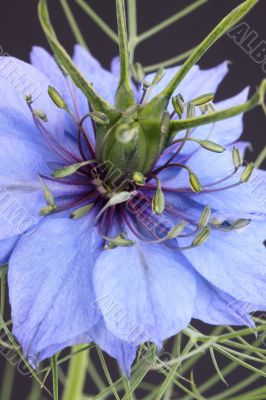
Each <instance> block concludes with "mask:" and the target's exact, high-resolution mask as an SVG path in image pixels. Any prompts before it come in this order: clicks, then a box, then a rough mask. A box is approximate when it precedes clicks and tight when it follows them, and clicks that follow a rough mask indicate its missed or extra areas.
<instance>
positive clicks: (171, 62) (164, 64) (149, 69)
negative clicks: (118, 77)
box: [144, 47, 195, 73]
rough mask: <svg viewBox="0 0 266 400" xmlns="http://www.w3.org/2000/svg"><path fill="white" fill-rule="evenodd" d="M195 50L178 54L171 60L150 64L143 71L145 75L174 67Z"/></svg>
mask: <svg viewBox="0 0 266 400" xmlns="http://www.w3.org/2000/svg"><path fill="white" fill-rule="evenodd" d="M194 50H195V47H193V49H190V50H188V51H186V52H184V53H182V54H179V55H178V56H176V57H173V58H169V59H168V60H165V61H162V62H160V63H158V64H152V65H148V66H147V67H144V71H145V72H146V73H148V72H153V71H156V70H158V69H159V68H160V67H163V68H167V67H171V66H172V65H176V64H178V63H179V62H181V61H183V60H185V59H186V58H188V57H189V56H190V54H192V52H193V51H194Z"/></svg>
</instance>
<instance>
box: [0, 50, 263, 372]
mask: <svg viewBox="0 0 266 400" xmlns="http://www.w3.org/2000/svg"><path fill="white" fill-rule="evenodd" d="M73 61H74V64H75V65H76V66H77V67H78V69H79V70H80V71H81V73H82V74H83V76H84V77H85V78H86V79H88V80H89V81H91V82H92V83H93V88H94V89H95V92H97V93H98V94H99V95H100V96H102V97H103V98H104V99H105V101H106V102H108V103H109V104H111V105H114V104H118V105H119V106H118V108H117V110H116V112H110V113H109V115H108V114H107V113H104V112H102V111H99V110H96V109H95V107H93V106H92V105H91V104H88V101H87V98H86V96H85V95H84V94H83V93H82V92H81V91H80V90H79V89H77V87H76V86H75V85H74V84H73V82H72V80H71V79H70V77H69V76H68V75H67V73H66V71H65V70H64V69H63V70H62V69H60V68H59V67H58V65H57V64H56V62H55V60H54V59H53V58H52V57H51V56H50V55H49V54H48V53H47V52H46V51H45V50H44V49H41V48H38V47H35V48H34V49H33V50H32V53H31V62H32V65H28V64H26V63H23V62H22V61H19V60H17V59H12V58H5V59H3V60H2V66H7V65H8V64H9V63H13V65H15V66H17V68H19V69H20V70H21V71H23V73H24V77H27V78H28V79H29V80H30V82H31V83H32V82H35V83H37V84H38V87H39V88H40V92H39V93H38V96H35V97H34V96H33V95H31V94H30V93H24V94H25V96H24V97H25V98H22V96H20V95H19V94H18V92H17V90H16V88H15V87H14V86H12V82H11V81H10V80H8V79H7V76H6V75H5V71H7V69H6V68H5V67H3V68H2V69H1V71H2V72H1V89H0V90H1V99H2V100H1V137H0V141H1V147H0V148H1V150H0V151H1V163H0V165H1V187H2V193H3V197H2V204H3V205H4V204H6V201H7V199H8V201H9V202H11V205H12V207H13V209H14V208H15V210H13V211H14V212H13V213H12V215H10V214H11V208H10V207H9V213H8V214H7V212H6V210H5V209H4V207H1V217H0V218H1V230H0V232H1V247H0V249H1V262H2V263H6V262H8V263H9V273H8V282H9V292H10V302H11V306H12V320H13V333H14V335H15V337H16V338H17V340H18V341H19V343H20V344H21V346H22V349H23V351H24V354H25V355H26V356H27V357H28V359H29V360H30V362H31V363H32V365H37V364H38V363H39V362H40V361H42V360H44V359H46V358H48V357H50V356H52V355H54V354H55V353H57V352H59V351H61V350H62V349H63V348H65V347H67V346H70V345H73V344H78V343H84V342H91V341H93V342H95V343H97V344H98V345H99V346H100V347H101V348H102V349H103V350H105V351H106V352H107V353H109V354H110V355H111V356H113V357H115V358H116V359H117V360H118V361H119V363H120V366H121V368H122V369H123V371H124V372H125V373H126V374H129V372H130V367H131V365H132V363H133V361H134V358H135V355H136V350H137V348H138V346H139V345H140V344H142V343H143V342H146V341H150V342H153V343H155V344H156V345H157V346H158V347H160V346H161V345H162V342H163V341H164V340H165V339H167V338H169V337H171V336H172V335H175V334H176V333H178V332H180V331H181V330H182V329H184V328H186V327H187V326H188V324H189V323H190V321H191V319H192V318H196V319H199V320H201V321H204V322H206V323H209V324H214V325H221V324H222V325H223V324H226V325H227V324H232V325H249V326H252V324H253V322H252V319H251V317H250V316H249V314H250V312H252V311H255V310H264V309H265V306H266V304H265V299H266V286H265V283H266V263H265V247H264V245H263V241H264V239H265V227H266V219H265V216H266V203H265V199H266V188H265V172H264V171H260V170H256V171H253V166H252V165H251V164H248V165H247V166H242V159H243V157H244V153H245V150H246V148H247V147H248V146H249V145H248V143H246V142H241V141H240V136H241V133H242V130H243V123H242V114H239V115H236V116H234V117H233V118H231V119H228V120H226V121H222V122H216V123H214V124H212V125H208V126H207V127H206V126H199V127H195V128H193V126H192V128H189V129H188V130H184V128H186V127H187V126H186V123H184V125H183V126H182V125H180V126H181V127H182V129H181V128H180V129H179V131H180V132H179V134H178V135H176V134H175V135H174V134H172V136H171V135H170V136H169V132H170V131H171V123H172V122H173V121H174V124H176V125H172V126H178V123H181V124H182V121H186V120H187V121H190V123H192V125H193V121H197V120H198V119H197V117H198V116H199V115H200V114H201V112H203V113H205V114H204V115H205V116H208V115H211V113H214V111H213V107H214V106H213V95H211V94H210V93H215V92H216V91H217V88H218V86H219V84H220V83H221V81H222V80H223V78H224V76H225V75H226V73H227V71H228V65H227V63H223V64H221V65H219V66H217V67H216V68H213V69H210V70H200V68H199V67H197V66H194V67H193V68H192V69H191V70H190V72H189V73H188V74H187V75H186V77H185V78H184V79H183V81H182V83H181V84H180V85H179V86H178V91H176V90H175V92H174V94H173V97H172V100H173V101H172V104H173V105H171V106H168V111H167V107H166V106H164V111H163V113H161V111H160V110H159V108H158V110H157V108H156V107H157V105H158V103H152V102H150V99H155V98H156V95H158V94H160V93H162V91H163V90H164V88H165V87H166V86H167V84H168V83H169V81H170V80H171V78H173V77H174V76H175V74H176V72H177V71H178V70H179V68H178V67H176V68H171V69H168V70H167V71H166V72H165V74H163V71H162V70H160V71H159V72H158V73H157V74H151V75H148V76H147V77H146V78H145V82H144V84H143V85H142V87H139V86H138V85H135V84H134V83H131V85H132V87H133V90H132V92H130V91H129V90H128V87H126V86H123V85H121V81H120V80H119V76H120V67H119V60H118V59H115V60H114V61H113V62H112V67H111V72H109V71H106V70H104V69H103V68H102V67H101V65H100V64H99V63H98V62H97V61H96V60H95V59H94V58H93V57H92V55H91V54H89V53H88V52H87V51H86V50H84V49H83V48H81V47H80V46H76V47H75V53H74V57H73ZM147 82H150V83H151V85H149V84H148V83H147ZM117 87H118V88H120V89H121V90H120V94H121V93H122V92H124V94H125V93H126V92H127V91H128V93H129V94H130V96H131V99H132V98H133V99H134V100H133V103H134V104H133V105H132V104H130V103H131V102H130V101H128V99H130V96H124V97H120V103H119V96H118V93H119V91H117ZM128 93H127V94H128ZM179 93H180V94H181V95H180V94H179ZM206 93H207V95H206ZM133 95H134V97H133ZM247 97H248V89H245V90H244V91H243V92H241V93H240V94H238V95H237V96H235V97H233V98H231V99H229V100H226V101H224V102H221V103H218V104H215V107H216V108H217V109H218V110H219V109H228V108H229V107H234V106H237V105H238V104H239V103H241V104H242V103H243V104H245V102H246V100H247ZM121 98H123V99H125V98H126V99H127V101H125V102H123V101H121ZM168 100H169V99H168ZM149 104H153V109H152V110H153V112H156V113H157V112H158V118H156V115H157V114H155V118H149V117H146V115H145V112H147V111H146V110H147V107H148V106H149ZM170 104H171V103H170ZM119 110H120V111H119ZM118 111H119V112H118ZM185 113H186V114H187V119H184V120H180V121H179V120H178V118H179V117H182V116H184V115H185ZM198 125H200V124H198ZM195 126H197V124H196V123H195ZM158 127H159V128H158ZM173 133H174V130H173ZM252 172H253V175H251V174H252ZM9 204H10V203H9ZM14 213H15V214H14ZM21 213H23V216H24V219H23V220H22V221H21V215H22V214H21Z"/></svg>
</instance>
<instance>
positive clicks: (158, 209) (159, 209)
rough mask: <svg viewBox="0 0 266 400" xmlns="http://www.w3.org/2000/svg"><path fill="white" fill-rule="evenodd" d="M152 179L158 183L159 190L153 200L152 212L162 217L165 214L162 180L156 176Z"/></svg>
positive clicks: (157, 189)
mask: <svg viewBox="0 0 266 400" xmlns="http://www.w3.org/2000/svg"><path fill="white" fill-rule="evenodd" d="M152 177H153V178H154V179H156V181H157V188H156V191H155V194H154V196H153V199H152V211H153V212H154V214H157V215H160V214H162V213H163V212H164V207H165V200H164V194H163V191H162V187H161V181H160V179H159V178H158V177H157V176H156V175H154V176H152Z"/></svg>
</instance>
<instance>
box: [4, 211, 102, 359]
mask: <svg viewBox="0 0 266 400" xmlns="http://www.w3.org/2000/svg"><path fill="white" fill-rule="evenodd" d="M93 218H94V216H91V217H88V218H87V219H82V220H79V221H73V220H70V219H56V220H53V219H47V220H45V221H44V222H42V223H41V224H40V225H39V227H38V228H37V229H35V230H34V231H33V233H32V234H30V235H28V236H26V237H22V238H21V239H20V241H19V243H18V245H17V246H16V249H15V250H14V252H13V254H12V256H11V259H10V264H9V273H8V282H9V292H10V303H11V308H12V320H13V327H14V328H13V333H14V335H15V336H16V338H17V339H18V341H19V343H20V344H21V346H22V348H23V351H24V353H25V354H26V355H29V356H31V358H33V357H35V358H36V359H37V360H38V361H41V360H42V359H43V358H44V355H45V356H46V355H47V349H49V348H51V346H57V348H58V347H60V346H62V347H61V348H63V347H64V346H65V343H68V342H73V339H75V338H77V337H79V336H81V335H82V334H85V333H86V332H87V331H88V330H89V329H91V328H92V327H93V326H94V325H95V324H96V323H97V321H98V320H99V318H100V314H99V311H98V310H97V308H96V307H95V306H94V303H95V298H94V290H93V284H92V274H93V266H94V263H95V259H96V257H97V254H98V252H99V251H100V249H99V247H100V240H99V238H98V233H97V230H96V228H94V227H93Z"/></svg>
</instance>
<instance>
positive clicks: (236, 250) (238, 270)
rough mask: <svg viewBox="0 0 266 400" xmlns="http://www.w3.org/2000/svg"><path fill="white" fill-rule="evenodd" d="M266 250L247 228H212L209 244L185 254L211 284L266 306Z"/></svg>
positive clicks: (251, 302)
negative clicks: (232, 230)
mask: <svg viewBox="0 0 266 400" xmlns="http://www.w3.org/2000/svg"><path fill="white" fill-rule="evenodd" d="M265 255H266V249H265V247H264V245H263V244H262V242H261V240H259V238H258V236H257V235H256V234H254V232H253V229H251V228H250V227H249V228H246V229H244V230H240V231H237V232H221V231H212V233H211V236H210V238H209V240H208V241H207V243H205V244H204V245H202V246H200V247H198V248H193V249H192V250H187V251H185V252H184V256H185V257H186V258H187V259H188V260H189V261H190V263H191V264H192V265H193V267H194V268H195V269H196V270H197V271H198V272H199V273H200V274H201V275H202V276H203V277H204V278H205V279H206V280H208V281H209V282H210V283H212V284H213V285H215V286H216V287H217V288H219V289H221V290H223V291H224V292H226V293H228V294H229V295H231V296H233V297H234V298H235V299H237V300H238V301H241V302H247V303H248V304H256V305H257V306H258V310H259V309H264V308H265V306H266V304H265V303H266V302H265V300H266V257H265Z"/></svg>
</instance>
